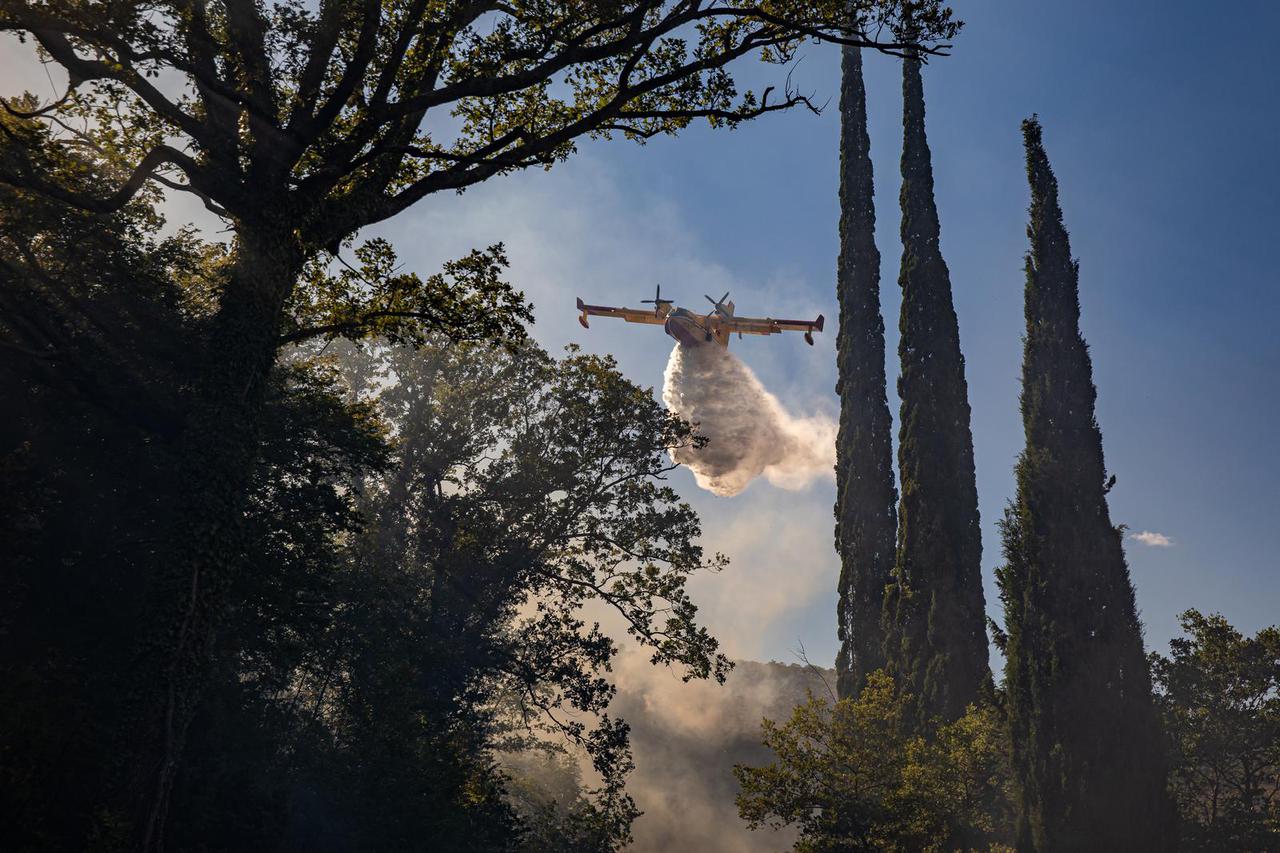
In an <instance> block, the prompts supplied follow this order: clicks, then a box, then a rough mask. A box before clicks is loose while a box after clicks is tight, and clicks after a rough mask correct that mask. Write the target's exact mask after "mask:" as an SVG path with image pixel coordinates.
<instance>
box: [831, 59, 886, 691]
mask: <svg viewBox="0 0 1280 853" xmlns="http://www.w3.org/2000/svg"><path fill="white" fill-rule="evenodd" d="M841 70H842V74H843V77H842V82H841V87H840V259H839V262H838V267H837V274H836V294H837V296H838V297H839V300H840V334H839V336H838V337H837V338H836V359H837V366H838V369H839V378H838V379H837V384H836V393H837V394H839V395H840V433H839V435H838V436H837V438H836V508H835V512H836V551H837V553H839V555H840V604H839V611H838V616H839V632H840V654H839V657H838V658H837V659H836V670H837V682H836V683H837V689H838V692H839V694H840V695H841V696H853V695H854V694H856V693H857V692H858V691H859V690H860V689H861V687H862V682H863V679H864V678H865V677H866V675H867V673H869V672H872V671H874V670H876V669H879V668H880V667H882V666H883V665H884V629H883V627H882V623H881V606H882V602H883V601H884V590H885V587H886V586H887V585H888V584H889V582H890V580H891V577H892V572H893V560H894V536H895V535H896V527H897V513H896V508H895V504H896V503H897V499H898V493H897V490H896V488H895V487H894V482H893V444H892V432H891V431H892V429H893V420H892V418H891V417H890V415H889V403H888V401H887V400H886V397H885V370H884V318H883V316H882V315H881V313H880V252H879V251H878V250H877V249H876V241H875V227H876V211H875V198H874V194H875V189H874V186H873V182H872V172H871V140H870V138H869V137H868V136H867V94H866V89H865V88H864V87H863V82H862V52H861V51H860V50H859V49H858V48H855V47H846V48H845V49H844V58H843V63H842V69H841Z"/></svg>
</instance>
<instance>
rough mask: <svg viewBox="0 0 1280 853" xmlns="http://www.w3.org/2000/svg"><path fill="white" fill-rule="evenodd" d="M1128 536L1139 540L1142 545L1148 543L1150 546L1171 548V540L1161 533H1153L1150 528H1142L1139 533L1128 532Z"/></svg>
mask: <svg viewBox="0 0 1280 853" xmlns="http://www.w3.org/2000/svg"><path fill="white" fill-rule="evenodd" d="M1129 538H1130V539H1133V540H1136V541H1138V542H1141V543H1142V544H1143V545H1149V546H1150V547H1152V548H1172V547H1173V540H1172V539H1170V538H1169V537H1168V536H1165V535H1164V534H1163V533H1153V532H1152V531H1150V530H1144V531H1142V532H1141V533H1130V534H1129Z"/></svg>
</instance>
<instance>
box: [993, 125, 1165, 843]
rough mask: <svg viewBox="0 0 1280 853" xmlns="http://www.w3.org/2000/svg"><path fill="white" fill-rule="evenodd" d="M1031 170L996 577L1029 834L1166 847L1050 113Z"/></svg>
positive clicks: (1029, 146)
mask: <svg viewBox="0 0 1280 853" xmlns="http://www.w3.org/2000/svg"><path fill="white" fill-rule="evenodd" d="M1022 132H1023V137H1024V140H1025V143H1026V153H1027V178H1028V180H1029V181H1030V183H1031V211H1030V213H1031V222H1030V225H1029V226H1028V228H1027V235H1028V237H1030V239H1031V250H1030V252H1029V253H1028V255H1027V262H1026V276H1027V281H1026V294H1025V298H1026V305H1025V310H1026V322H1027V332H1026V338H1025V341H1024V345H1023V366H1022V419H1023V426H1024V429H1025V432H1026V448H1025V449H1024V450H1023V452H1022V455H1021V457H1020V458H1019V460H1018V465H1017V470H1016V475H1017V485H1018V491H1017V498H1016V500H1015V501H1014V503H1013V504H1012V505H1011V506H1010V507H1009V508H1008V509H1007V510H1006V512H1005V518H1004V522H1003V532H1004V557H1005V563H1004V565H1003V566H1002V567H1001V568H1000V570H999V573H998V580H999V583H1000V595H1001V599H1002V600H1003V602H1004V609H1005V631H1006V632H1007V637H1008V638H1007V643H1006V646H1005V649H1006V664H1005V689H1006V691H1007V694H1008V708H1009V715H1010V725H1011V729H1012V741H1013V754H1014V767H1015V778H1016V782H1017V788H1018V796H1019V806H1020V815H1021V816H1020V819H1019V820H1020V824H1019V840H1020V843H1021V844H1022V845H1023V846H1024V847H1027V848H1029V849H1035V850H1039V851H1058V850H1063V851H1065V850H1165V849H1169V848H1170V847H1171V844H1172V838H1171V810H1170V806H1169V799H1168V795H1167V794H1166V791H1165V758H1164V754H1163V746H1162V740H1161V735H1160V730H1159V725H1158V720H1157V717H1156V712H1155V709H1154V707H1153V704H1152V697H1151V679H1150V675H1149V672H1148V668H1147V660H1146V657H1145V655H1144V653H1143V647H1142V625H1141V623H1140V622H1139V620H1138V615H1137V611H1136V609H1135V605H1134V594H1133V586H1132V585H1131V583H1130V581H1129V569H1128V567H1127V566H1126V564H1125V558H1124V549H1123V545H1122V541H1121V531H1120V530H1119V529H1117V528H1116V527H1115V526H1114V525H1113V524H1112V523H1111V517H1110V512H1109V510H1108V508H1107V501H1106V497H1105V488H1106V481H1107V477H1106V469H1105V467H1104V465H1103V457H1102V434H1101V432H1100V431H1099V429H1098V424H1097V421H1096V420H1095V419H1094V402H1095V397H1096V390H1095V389H1094V385H1093V368H1092V364H1091V362H1090V358H1089V350H1088V347H1087V346H1086V344H1085V342H1084V339H1083V338H1082V337H1081V335H1080V300H1079V289H1078V272H1079V269H1078V266H1077V264H1076V262H1075V261H1074V260H1072V258H1071V247H1070V244H1069V243H1068V239H1067V232H1066V229H1065V228H1064V227H1063V224H1062V211H1061V209H1060V208H1059V205H1058V185H1057V181H1056V179H1055V178H1054V175H1053V172H1052V170H1051V169H1050V167H1049V161H1048V158H1047V157H1046V156H1045V152H1044V148H1043V147H1042V144H1041V130H1040V124H1039V123H1038V122H1037V121H1036V120H1035V119H1034V118H1033V119H1030V120H1028V121H1025V122H1023V126H1022Z"/></svg>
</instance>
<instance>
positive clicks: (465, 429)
mask: <svg viewBox="0 0 1280 853" xmlns="http://www.w3.org/2000/svg"><path fill="white" fill-rule="evenodd" d="M339 346H340V347H341V348H342V349H343V350H345V352H344V354H343V356H342V358H341V361H340V363H339V364H340V369H341V372H342V374H343V376H344V377H345V379H346V381H347V382H348V383H349V387H351V388H352V389H353V390H355V391H358V392H359V394H358V400H357V401H356V402H348V403H344V402H343V401H342V399H341V398H340V397H336V396H335V388H334V385H333V376H332V375H327V374H326V372H325V370H324V369H322V368H321V367H319V366H315V365H310V366H308V365H307V364H306V363H305V362H303V363H299V364H296V365H294V366H292V367H290V368H288V370H287V371H286V372H285V373H284V374H283V375H282V378H284V379H286V380H287V382H288V383H289V384H288V386H287V387H288V388H289V389H290V393H289V395H288V397H287V398H286V399H287V401H288V409H287V414H288V417H287V418H283V419H281V418H278V417H275V416H273V417H270V418H268V420H267V422H266V424H265V426H264V433H263V453H264V459H263V464H262V466H261V468H260V469H259V473H258V475H257V476H256V478H255V484H256V485H255V487H254V490H253V492H252V500H251V506H252V507H253V510H254V512H253V515H252V525H251V529H250V532H251V533H252V541H253V543H254V544H253V546H252V547H253V554H254V556H253V563H254V565H255V566H257V567H258V568H257V570H256V571H253V572H251V573H246V574H244V575H243V576H242V577H241V579H240V582H239V585H238V586H237V588H236V589H235V590H234V591H233V592H234V598H235V600H237V601H238V602H241V604H240V606H239V607H237V609H236V611H235V614H234V616H233V618H232V622H231V623H229V624H228V626H227V630H226V640H225V642H226V643H227V644H228V645H227V647H226V648H225V649H224V651H223V653H222V654H221V655H220V657H219V660H220V661H221V665H220V668H219V669H218V673H219V677H218V679H217V683H218V685H219V686H218V687H217V689H216V690H215V692H214V696H213V697H212V699H211V702H210V705H209V707H208V708H206V710H205V712H204V716H203V717H202V718H198V719H197V727H196V728H197V732H198V736H197V737H196V739H195V740H194V741H193V744H192V756H191V759H190V761H189V763H188V766H187V767H186V769H185V770H184V773H183V774H182V776H181V777H180V779H179V788H178V791H177V793H176V795H175V804H174V809H175V823H174V827H175V833H176V835H175V839H174V840H175V842H177V843H178V844H179V846H188V845H195V844H196V843H197V842H199V843H203V844H205V845H208V846H210V847H215V848H219V849H242V848H245V847H271V846H279V845H284V846H289V847H304V848H315V847H317V846H320V847H322V848H324V849H351V848H353V847H354V848H370V849H402V848H404V847H406V846H410V847H411V846H414V844H415V843H416V842H415V840H414V839H419V838H422V837H430V838H433V839H436V840H437V841H438V843H439V844H440V845H441V846H442V848H443V849H450V850H471V849H474V850H499V849H508V848H512V849H514V847H515V846H517V845H519V846H520V849H528V850H539V851H542V850H545V851H554V850H563V851H569V850H574V851H593V850H599V851H606V850H614V849H617V848H618V846H619V845H621V844H623V843H624V842H625V841H626V840H627V839H628V838H629V827H630V823H631V821H632V820H633V819H634V817H635V816H636V811H635V807H634V804H633V803H632V802H631V800H630V798H629V797H628V796H627V795H626V792H625V788H624V783H625V778H626V775H627V772H628V771H629V769H630V767H631V762H630V757H629V749H628V738H627V727H626V725H625V724H624V723H622V722H621V721H618V720H615V719H612V718H611V717H610V716H609V715H608V711H607V709H608V704H609V702H610V700H611V699H612V697H613V692H614V688H613V686H612V685H611V684H610V682H609V681H608V680H607V678H606V677H605V676H606V674H607V672H608V670H609V667H610V662H611V660H612V658H613V656H614V655H615V653H616V646H615V642H614V640H613V639H612V637H611V636H610V635H609V633H608V632H607V631H606V630H605V629H603V628H602V627H601V626H600V625H599V624H598V623H597V624H592V623H590V622H588V621H587V620H586V619H585V617H584V611H585V610H587V609H591V608H595V610H594V611H593V612H595V613H596V616H597V617H598V618H603V617H604V616H605V615H606V612H607V611H612V612H613V614H615V618H616V620H617V621H620V623H621V624H622V625H623V626H625V630H626V631H627V632H629V633H630V634H631V636H632V637H633V638H634V639H635V641H637V642H639V643H641V644H642V645H645V646H647V647H648V648H649V649H650V650H651V652H652V656H653V658H654V660H655V662H658V663H662V664H676V665H679V666H681V667H682V668H683V669H684V670H685V673H686V677H716V678H721V679H722V678H723V675H724V672H725V670H726V668H727V666H728V662H727V661H726V660H725V659H724V658H723V657H722V656H720V655H718V654H717V653H716V644H715V640H714V639H713V638H711V637H710V636H709V635H708V634H707V633H706V631H705V629H702V628H700V627H699V626H697V625H696V623H695V622H694V621H693V620H694V615H695V609H694V607H693V605H692V603H691V602H690V601H689V600H688V597H687V595H686V594H685V593H684V581H685V578H686V577H687V576H688V574H689V573H690V572H692V571H696V570H699V569H701V568H714V567H716V566H718V565H719V562H720V561H719V558H713V559H711V560H704V559H703V556H702V552H701V550H700V549H699V548H698V547H697V545H696V544H694V539H696V537H697V536H698V533H699V531H698V523H697V518H696V516H694V515H693V513H692V511H691V510H690V509H689V508H688V506H687V505H684V504H682V503H679V501H678V500H677V499H676V497H675V495H674V493H673V492H671V490H670V489H669V488H667V487H666V486H664V485H662V484H661V483H660V481H659V480H658V477H660V476H661V475H662V474H663V473H665V472H666V471H667V470H669V468H670V464H671V463H670V462H669V461H668V460H667V457H666V450H665V448H666V447H667V446H668V444H669V443H674V444H679V443H680V442H682V441H691V440H694V437H693V436H692V434H691V432H690V430H689V427H688V426H687V425H686V424H684V423H682V422H680V421H678V420H676V419H674V418H672V417H671V416H669V415H667V414H666V413H665V412H664V411H663V410H662V409H661V408H659V407H658V406H657V404H656V403H655V402H654V401H653V398H652V396H651V395H649V394H648V393H647V392H644V391H643V390H641V389H639V388H637V387H636V386H634V385H632V384H631V383H629V382H627V381H626V380H624V379H623V378H622V377H621V376H620V375H619V374H618V373H617V371H616V369H615V368H614V367H613V365H612V363H611V362H610V361H608V360H607V359H599V358H595V357H588V356H582V355H579V354H577V353H570V354H569V355H568V356H567V357H566V358H564V359H562V360H560V361H556V360H553V359H551V358H549V357H547V356H546V355H545V354H543V353H541V352H540V351H538V350H536V349H534V348H532V346H531V345H530V346H528V347H526V348H523V349H521V350H519V351H517V352H508V351H506V350H503V349H496V350H495V349H491V348H488V347H484V346H462V345H452V344H449V343H448V342H447V341H444V340H433V341H431V342H429V343H428V344H426V345H424V346H423V347H421V348H419V349H418V350H416V351H413V350H408V349H403V348H389V347H382V346H379V347H376V348H373V349H370V350H365V351H361V350H357V349H355V348H352V347H348V346H343V345H339ZM386 440H390V441H391V442H392V443H393V446H394V456H393V457H392V458H390V459H388V458H387V457H386V448H385V446H384V445H383V443H382V442H384V441H386ZM535 451H536V452H535ZM357 510H358V512H357ZM227 743H234V744H235V745H236V748H235V749H234V750H228V749H227V748H226V746H225V744H227ZM548 743H550V744H554V743H560V744H564V745H565V746H567V747H568V748H570V749H572V750H575V751H577V752H579V753H581V754H582V755H584V756H585V757H586V758H587V759H588V760H589V761H590V762H591V763H592V765H593V767H594V772H595V774H596V776H598V778H599V780H600V782H599V784H598V785H596V786H595V787H594V788H591V789H590V790H585V789H583V786H581V784H580V782H579V780H578V777H577V775H576V771H573V772H570V773H569V774H568V775H569V778H568V779H566V780H564V783H563V784H561V785H560V786H558V788H557V789H556V790H554V791H552V792H546V791H538V790H535V789H534V787H533V786H532V783H530V782H529V781H528V774H527V773H524V774H522V773H520V772H518V770H519V768H521V767H524V766H528V765H529V764H530V763H535V764H536V762H535V761H534V759H535V758H536V756H537V755H542V754H544V753H545V751H546V750H547V749H548V747H547V746H546V744H548ZM530 747H536V750H535V751H534V752H532V753H530V752H529V751H528V750H529V748H530ZM563 748H564V747H562V749H563ZM561 769H563V767H562V768H561ZM228 815H235V816H237V819H236V820H235V821H233V822H231V823H227V822H226V818H227V816H228Z"/></svg>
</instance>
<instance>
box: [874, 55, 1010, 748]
mask: <svg viewBox="0 0 1280 853" xmlns="http://www.w3.org/2000/svg"><path fill="white" fill-rule="evenodd" d="M902 94H903V149H902V196H901V203H902V269H901V274H900V276H899V279H898V283H899V284H900V285H901V286H902V316H901V321H900V330H901V339H900V341H899V344H898V356H899V358H900V360H901V363H902V374H901V376H900V377H899V379H898V395H899V396H900V397H901V398H902V415H901V419H900V422H899V434H898V467H899V479H900V483H901V487H902V499H901V503H900V504H899V508H898V548H897V560H896V565H895V568H894V584H893V585H892V586H891V587H890V588H889V592H888V594H887V595H886V597H885V602H884V604H885V610H886V613H885V617H886V619H887V620H888V621H889V624H890V626H891V630H890V635H889V639H888V643H887V648H886V651H887V653H888V657H889V662H890V665H891V668H892V670H893V671H894V673H895V675H896V676H897V678H898V680H899V683H900V684H902V685H903V686H904V687H905V688H906V689H907V690H909V691H910V692H911V694H912V695H913V696H914V697H916V701H917V716H918V719H919V722H921V723H927V722H928V721H929V720H930V719H931V718H933V717H941V718H943V719H946V720H952V719H955V718H957V717H959V716H960V715H961V714H962V713H964V709H965V706H966V705H967V704H969V703H970V702H973V701H975V700H976V699H977V698H978V696H979V693H980V690H981V689H982V687H983V685H984V684H987V683H989V681H990V677H991V675H990V671H989V669H988V667H987V654H988V653H987V637H986V614H985V609H984V602H983V594H982V572H981V561H982V537H981V530H980V528H979V523H978V489H977V484H976V482H975V477H974V469H973V436H972V433H971V432H970V429H969V397H968V385H967V384H966V382H965V376H964V356H963V355H961V353H960V332H959V327H958V324H957V322H956V312H955V308H954V306H953V305H952V302H951V279H950V274H949V273H948V271H947V265H946V262H945V261H943V259H942V252H941V250H940V249H939V246H938V211H937V208H936V207H935V206H934V200H933V167H932V164H931V161H930V155H929V144H928V141H927V139H926V137H925V126H924V92H923V86H922V82H921V79H920V60H919V58H918V57H916V56H915V55H911V56H908V57H907V59H906V60H905V61H904V62H903V78H902Z"/></svg>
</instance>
